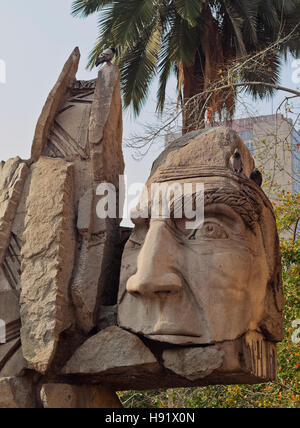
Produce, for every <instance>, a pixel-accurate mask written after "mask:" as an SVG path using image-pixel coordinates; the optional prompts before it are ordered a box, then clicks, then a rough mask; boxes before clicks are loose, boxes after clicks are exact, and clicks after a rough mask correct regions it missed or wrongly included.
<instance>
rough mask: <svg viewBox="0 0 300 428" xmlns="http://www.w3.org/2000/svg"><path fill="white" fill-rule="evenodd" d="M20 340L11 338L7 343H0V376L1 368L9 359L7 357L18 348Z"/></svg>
mask: <svg viewBox="0 0 300 428" xmlns="http://www.w3.org/2000/svg"><path fill="white" fill-rule="evenodd" d="M20 346H21V341H20V339H15V340H11V341H9V342H8V343H4V344H0V377H4V376H1V370H2V369H3V367H4V366H5V364H6V363H7V362H8V361H9V359H10V358H11V357H12V356H13V355H14V354H15V353H16V351H17V350H18V349H19V348H20Z"/></svg>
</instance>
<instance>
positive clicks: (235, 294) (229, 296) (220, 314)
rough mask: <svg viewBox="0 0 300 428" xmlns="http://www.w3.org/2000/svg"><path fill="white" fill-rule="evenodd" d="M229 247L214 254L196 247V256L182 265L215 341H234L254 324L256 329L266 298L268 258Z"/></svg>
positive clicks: (247, 250) (222, 247)
mask: <svg viewBox="0 0 300 428" xmlns="http://www.w3.org/2000/svg"><path fill="white" fill-rule="evenodd" d="M226 245H228V248H227V249H226V248H225V246H224V244H222V245H216V244H215V251H213V252H210V251H206V250H205V249H204V248H201V247H200V246H199V247H198V248H197V250H196V248H195V247H194V248H193V251H192V253H193V257H191V254H189V255H188V257H187V258H185V263H183V265H182V272H184V273H183V275H184V277H185V278H186V284H188V287H189V288H190V289H191V292H192V294H193V295H194V296H195V300H196V302H197V305H198V307H201V309H202V311H203V314H204V319H205V320H206V324H207V327H208V329H209V335H210V337H211V340H212V341H223V340H233V339H235V338H237V337H238V336H240V335H242V334H243V333H245V332H246V331H248V329H249V326H250V324H251V326H252V327H253V326H254V328H255V327H256V325H257V324H258V323H259V316H260V313H261V312H260V308H262V307H263V302H264V297H265V290H266V277H265V275H264V272H265V263H264V258H262V257H259V256H255V255H254V254H253V252H250V251H249V249H247V248H246V247H245V248H243V247H242V246H239V247H234V246H232V245H230V243H229V242H228V243H227V244H226ZM195 250H196V251H195ZM195 310H196V309H195Z"/></svg>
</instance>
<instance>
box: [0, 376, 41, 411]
mask: <svg viewBox="0 0 300 428" xmlns="http://www.w3.org/2000/svg"><path fill="white" fill-rule="evenodd" d="M35 407H36V405H35V400H34V394H33V389H32V384H31V382H30V380H27V379H25V378H17V377H6V378H0V409H32V408H35Z"/></svg>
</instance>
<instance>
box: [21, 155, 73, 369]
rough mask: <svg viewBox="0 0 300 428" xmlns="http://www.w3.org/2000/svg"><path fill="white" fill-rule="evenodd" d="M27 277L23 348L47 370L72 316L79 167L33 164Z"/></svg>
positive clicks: (24, 277) (23, 298)
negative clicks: (75, 169) (70, 290)
mask: <svg viewBox="0 0 300 428" xmlns="http://www.w3.org/2000/svg"><path fill="white" fill-rule="evenodd" d="M26 206H27V213H26V219H25V232H24V238H25V244H24V246H23V248H22V257H23V272H22V276H21V284H22V294H21V319H22V330H21V338H22V346H23V353H24V357H25V359H26V360H27V362H28V364H29V366H30V367H31V368H34V369H35V370H37V371H39V372H42V373H44V372H46V371H47V369H49V367H50V365H51V362H52V360H53V358H54V355H55V351H56V347H57V344H58V341H59V336H60V334H61V333H62V332H63V331H64V330H66V329H67V328H69V327H70V325H71V324H72V318H71V313H70V302H69V294H68V288H69V283H70V279H71V274H72V270H73V263H74V255H75V237H74V225H73V221H74V220H73V217H74V212H73V167H72V165H71V164H68V163H66V162H65V161H63V160H61V159H50V158H41V159H40V160H39V161H38V163H36V164H35V165H33V166H32V180H31V186H30V192H29V196H28V199H27V204H26Z"/></svg>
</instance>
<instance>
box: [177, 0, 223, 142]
mask: <svg viewBox="0 0 300 428" xmlns="http://www.w3.org/2000/svg"><path fill="white" fill-rule="evenodd" d="M205 14H206V16H205V22H206V27H205V31H204V32H203V35H202V36H201V41H200V46H199V49H198V52H197V54H196V56H195V61H194V64H193V65H192V66H190V67H184V101H185V108H184V112H183V134H185V133H187V132H190V131H193V130H196V129H201V128H204V127H205V117H206V112H207V110H209V109H210V110H211V111H212V112H213V113H214V112H215V111H220V110H221V108H222V106H223V104H224V101H222V100H218V99H217V97H218V95H216V96H213V97H211V98H210V99H207V97H205V96H204V95H203V96H202V97H201V96H200V97H197V99H196V100H193V101H190V102H189V100H191V98H193V97H194V96H195V95H198V94H203V93H204V92H205V91H206V90H207V89H208V88H209V87H210V85H211V84H212V83H214V82H216V81H217V80H218V79H219V76H218V70H219V69H220V67H222V65H223V64H224V53H223V52H224V49H223V45H222V40H221V37H220V34H219V31H218V23H217V21H216V20H215V18H214V17H213V15H212V13H211V10H210V8H209V7H208V8H207V10H206V11H205ZM221 96H222V95H221Z"/></svg>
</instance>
